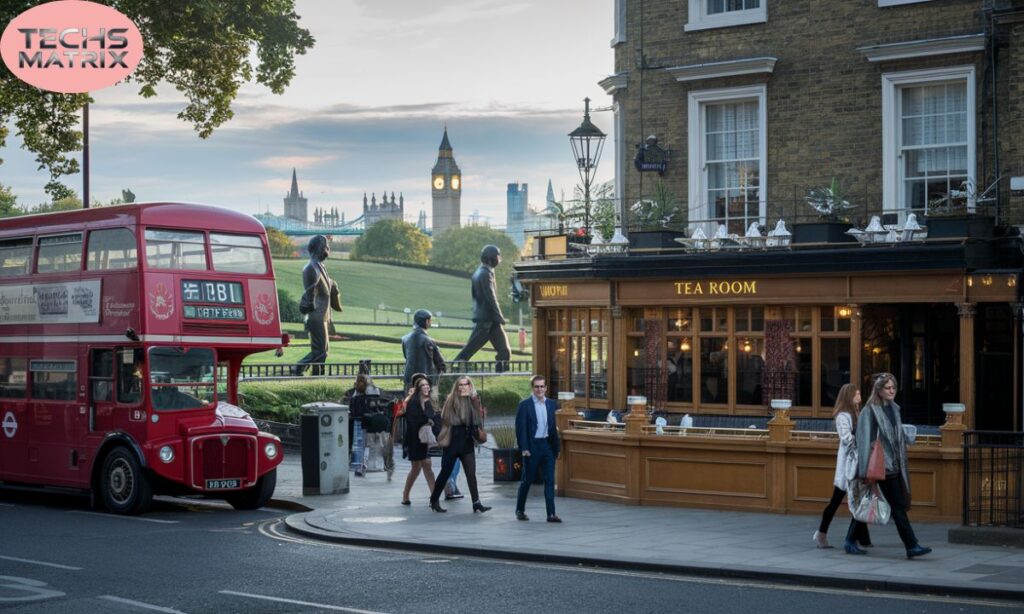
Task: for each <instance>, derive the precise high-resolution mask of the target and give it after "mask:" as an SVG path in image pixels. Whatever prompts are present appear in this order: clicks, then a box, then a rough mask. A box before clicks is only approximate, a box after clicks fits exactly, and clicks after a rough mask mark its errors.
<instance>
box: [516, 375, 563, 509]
mask: <svg viewBox="0 0 1024 614" xmlns="http://www.w3.org/2000/svg"><path fill="white" fill-rule="evenodd" d="M530 385H531V386H532V387H533V394H531V395H530V396H529V397H527V398H525V399H523V402H522V403H520V404H519V409H517V410H516V440H517V441H518V443H519V451H520V452H522V453H523V465H524V466H523V480H522V482H520V483H519V495H518V496H517V497H516V520H529V519H530V517H529V516H527V515H526V495H528V494H529V493H530V484H532V483H533V477H534V476H535V475H537V470H538V468H541V469H543V471H544V503H545V505H546V507H547V512H548V522H562V519H561V518H559V517H558V516H557V515H556V514H555V460H556V459H558V452H559V450H560V449H561V443H560V441H559V439H558V429H557V428H556V423H555V412H556V411H557V410H558V405H556V404H555V402H554V401H552V400H551V399H549V398H547V397H546V396H545V394H546V392H547V381H546V380H545V379H544V376H543V375H534V376H533V378H532V379H531V380H530Z"/></svg>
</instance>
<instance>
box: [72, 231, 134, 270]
mask: <svg viewBox="0 0 1024 614" xmlns="http://www.w3.org/2000/svg"><path fill="white" fill-rule="evenodd" d="M86 258H87V260H86V265H85V266H86V268H87V269H88V270H90V271H101V270H109V269H132V268H135V267H136V266H137V265H138V254H137V253H136V248H135V234H134V233H132V231H131V230H128V229H127V228H110V229H107V230H94V231H92V232H90V233H89V253H88V255H87V256H86Z"/></svg>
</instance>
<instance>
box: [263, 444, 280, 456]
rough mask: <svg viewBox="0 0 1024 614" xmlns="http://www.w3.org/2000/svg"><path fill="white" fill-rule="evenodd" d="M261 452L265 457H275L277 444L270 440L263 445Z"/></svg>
mask: <svg viewBox="0 0 1024 614" xmlns="http://www.w3.org/2000/svg"><path fill="white" fill-rule="evenodd" d="M263 453H264V454H266V455H267V458H269V459H271V460H273V459H275V458H277V444H275V443H274V442H270V443H268V444H267V445H265V446H263Z"/></svg>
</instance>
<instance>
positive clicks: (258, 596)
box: [220, 591, 385, 614]
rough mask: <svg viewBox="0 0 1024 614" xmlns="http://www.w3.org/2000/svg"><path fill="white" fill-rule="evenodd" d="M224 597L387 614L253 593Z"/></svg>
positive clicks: (232, 593)
mask: <svg viewBox="0 0 1024 614" xmlns="http://www.w3.org/2000/svg"><path fill="white" fill-rule="evenodd" d="M220 594H222V595H234V596H236V597H248V598H249V599H262V600H264V601H274V602H277V603H290V604H293V605H304V606H309V607H311V608H320V609H321V610H333V611H335V612H354V614H385V613H384V612H378V611H376V610H360V609H358V608H346V607H344V606H340V605H329V604H326V603H313V602H312V601H298V600H296V599H282V598H281V597H270V596H269V595H254V594H253V593H239V592H237V591H220Z"/></svg>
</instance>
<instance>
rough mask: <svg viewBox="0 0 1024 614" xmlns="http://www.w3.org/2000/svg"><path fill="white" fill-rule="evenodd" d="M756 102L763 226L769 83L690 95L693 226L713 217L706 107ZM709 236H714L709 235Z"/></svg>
mask: <svg viewBox="0 0 1024 614" xmlns="http://www.w3.org/2000/svg"><path fill="white" fill-rule="evenodd" d="M744 100H756V101H757V122H758V126H757V130H758V154H757V155H758V159H759V162H758V171H757V172H758V201H759V202H758V217H759V220H758V221H759V222H760V223H761V225H762V226H763V225H764V224H765V219H766V214H767V200H766V198H767V195H768V108H767V100H768V86H767V85H764V84H762V85H753V86H748V87H732V88H724V89H714V90H697V91H692V92H690V94H689V105H688V106H689V109H688V111H689V117H688V122H687V130H688V132H689V155H688V157H689V159H690V165H689V166H690V168H689V185H690V194H689V196H690V202H689V219H690V220H691V223H690V228H691V229H693V228H695V225H694V223H693V220H708V219H710V218H711V210H710V203H707V202H705V201H704V198H705V194H706V193H707V169H706V163H705V161H704V160H705V145H706V143H705V138H704V113H703V110H704V106H705V105H707V104H711V103H717V102H740V101H744ZM714 226H715V224H713V223H707V224H704V225H703V227H704V232H705V233H708V231H711V232H714V231H715V230H716V228H715V227H714ZM708 236H711V235H710V234H708Z"/></svg>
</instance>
